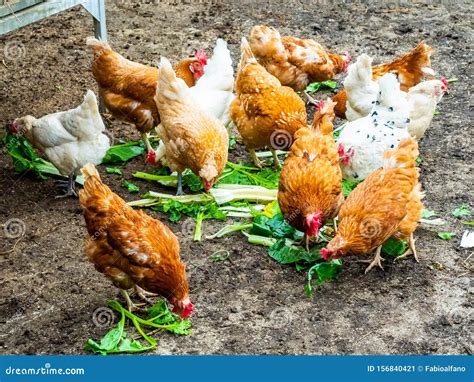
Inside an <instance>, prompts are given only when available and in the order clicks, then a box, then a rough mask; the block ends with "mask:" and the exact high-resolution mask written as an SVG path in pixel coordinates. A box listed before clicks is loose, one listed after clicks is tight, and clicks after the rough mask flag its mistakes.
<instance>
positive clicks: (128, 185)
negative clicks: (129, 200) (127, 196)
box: [122, 180, 140, 193]
mask: <svg viewBox="0 0 474 382" xmlns="http://www.w3.org/2000/svg"><path fill="white" fill-rule="evenodd" d="M122 187H125V188H127V190H128V192H132V193H133V192H139V191H140V187H138V186H137V185H135V184H133V183H131V182H129V181H128V180H124V181H123V183H122Z"/></svg>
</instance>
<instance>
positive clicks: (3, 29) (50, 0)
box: [0, 0, 107, 41]
mask: <svg viewBox="0 0 474 382" xmlns="http://www.w3.org/2000/svg"><path fill="white" fill-rule="evenodd" d="M21 1H22V0H20V1H19V0H3V1H2V2H1V3H2V4H3V5H0V11H3V12H1V13H5V12H4V11H5V10H8V11H9V12H8V16H4V17H1V18H0V35H3V34H6V33H9V32H11V31H14V30H15V29H18V28H21V27H24V26H25V25H28V24H31V23H34V22H36V21H39V20H42V19H44V18H46V17H48V16H51V15H54V14H56V13H59V12H62V11H65V10H67V9H69V8H72V7H75V6H76V5H82V6H83V7H84V8H85V9H86V10H87V11H88V12H89V13H90V14H91V15H92V17H93V18H94V32H95V36H96V37H97V38H98V39H100V40H103V41H107V26H106V21H105V0H63V1H58V0H44V1H43V2H41V3H38V4H34V3H35V2H33V5H31V6H29V7H28V8H24V9H20V10H19V11H15V9H17V8H15V7H17V6H18V3H21ZM23 1H24V2H25V3H26V4H28V2H27V1H25V0H23Z"/></svg>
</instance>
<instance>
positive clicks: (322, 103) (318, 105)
mask: <svg viewBox="0 0 474 382" xmlns="http://www.w3.org/2000/svg"><path fill="white" fill-rule="evenodd" d="M325 104H326V103H325V102H324V101H319V102H318V104H317V105H316V106H317V108H318V111H320V110H321V109H322V108H323V107H324V105H325Z"/></svg>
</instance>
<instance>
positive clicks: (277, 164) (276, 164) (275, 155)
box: [270, 149, 281, 170]
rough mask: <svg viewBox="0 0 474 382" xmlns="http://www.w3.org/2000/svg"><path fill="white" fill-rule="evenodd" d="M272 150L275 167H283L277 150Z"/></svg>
mask: <svg viewBox="0 0 474 382" xmlns="http://www.w3.org/2000/svg"><path fill="white" fill-rule="evenodd" d="M270 151H271V152H272V155H273V166H274V167H275V170H278V169H280V168H281V165H280V159H278V155H277V153H276V150H274V149H271V150H270Z"/></svg>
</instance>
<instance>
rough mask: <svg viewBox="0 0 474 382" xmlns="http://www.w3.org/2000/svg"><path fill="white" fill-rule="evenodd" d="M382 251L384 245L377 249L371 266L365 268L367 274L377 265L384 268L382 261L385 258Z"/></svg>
mask: <svg viewBox="0 0 474 382" xmlns="http://www.w3.org/2000/svg"><path fill="white" fill-rule="evenodd" d="M381 252H382V246H379V247H378V248H377V250H376V251H375V256H374V258H373V260H372V262H371V263H370V264H369V266H368V267H367V268H366V269H365V272H364V273H365V274H367V273H369V272H370V270H371V269H372V268H373V267H375V266H377V267H379V268H380V269H381V270H383V266H382V261H383V260H384V258H383V257H382V256H381V255H380V253H381Z"/></svg>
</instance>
